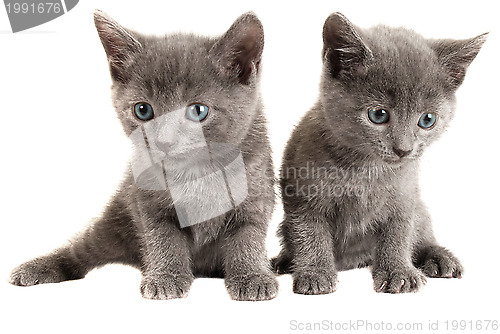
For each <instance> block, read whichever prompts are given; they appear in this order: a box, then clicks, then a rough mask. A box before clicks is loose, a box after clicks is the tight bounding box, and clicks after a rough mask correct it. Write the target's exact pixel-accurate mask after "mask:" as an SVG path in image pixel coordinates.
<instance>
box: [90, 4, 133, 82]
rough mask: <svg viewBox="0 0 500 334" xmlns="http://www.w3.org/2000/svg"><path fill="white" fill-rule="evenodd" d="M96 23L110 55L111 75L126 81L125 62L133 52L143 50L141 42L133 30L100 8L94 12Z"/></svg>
mask: <svg viewBox="0 0 500 334" xmlns="http://www.w3.org/2000/svg"><path fill="white" fill-rule="evenodd" d="M94 23H95V27H96V28H97V32H98V33H99V38H100V39H101V43H102V46H103V47H104V50H105V51H106V55H107V56H108V63H109V70H110V72H111V77H112V78H113V79H114V80H118V81H126V79H127V74H126V73H125V62H126V61H127V60H128V59H129V58H130V55H131V54H132V53H134V52H138V51H140V50H141V48H142V46H141V43H140V42H139V41H138V40H137V39H136V38H135V37H134V36H133V35H132V33H131V32H129V31H127V30H126V29H125V28H123V27H122V26H121V25H119V24H118V23H117V22H115V21H114V20H113V19H112V18H111V17H109V16H108V15H107V14H106V13H104V12H101V11H100V10H96V11H95V13H94Z"/></svg>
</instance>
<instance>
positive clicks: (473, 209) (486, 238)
mask: <svg viewBox="0 0 500 334" xmlns="http://www.w3.org/2000/svg"><path fill="white" fill-rule="evenodd" d="M94 8H99V9H102V10H104V11H106V12H108V13H109V14H110V15H111V16H112V17H113V18H115V19H116V20H117V21H118V22H120V23H121V24H123V25H124V26H127V27H130V28H133V29H136V30H137V31H141V32H145V33H154V34H163V33H168V32H176V31H190V32H195V33H199V34H207V35H213V36H215V35H219V34H222V33H223V32H224V31H225V30H226V29H227V28H229V26H230V25H231V24H232V22H233V21H234V20H235V19H236V18H237V17H238V16H239V15H240V14H242V13H244V12H246V11H248V10H253V11H254V12H255V13H256V14H257V15H258V16H259V18H260V19H261V20H262V22H263V25H264V29H265V35H266V46H265V51H264V59H263V73H262V75H263V77H262V91H263V94H264V102H265V106H266V113H267V116H268V119H269V129H270V134H271V139H272V144H273V150H274V157H275V162H276V166H279V162H280V158H281V154H282V150H283V146H284V144H285V142H286V140H287V139H288V136H289V133H290V131H291V130H292V128H293V126H294V125H295V124H296V123H297V121H298V120H299V118H300V117H301V116H302V115H303V114H304V113H305V112H306V111H307V109H308V108H309V107H311V106H312V104H313V103H314V102H315V100H316V97H317V91H318V80H319V74H320V70H321V57H320V54H321V47H322V38H321V32H322V26H323V22H324V20H325V19H326V17H327V16H328V15H329V14H330V13H331V12H334V11H341V12H342V13H344V14H345V15H346V16H347V17H348V18H349V19H350V20H351V21H352V22H353V23H355V24H357V25H359V26H362V27H369V26H371V25H374V24H379V23H384V24H387V25H390V26H406V27H408V28H412V29H414V30H416V31H418V32H420V33H422V34H423V35H424V36H426V37H429V38H468V37H472V36H476V35H478V34H481V33H483V32H486V31H490V32H491V34H490V36H489V39H488V41H487V42H486V44H485V45H484V48H483V50H482V51H481V52H480V54H479V55H478V57H477V58H476V60H475V61H474V62H473V64H472V65H471V67H470V68H469V71H468V74H467V78H466V80H465V83H464V84H463V86H462V87H461V88H460V90H459V91H458V93H457V95H458V109H457V112H456V118H455V120H454V122H453V124H452V126H451V127H450V129H449V131H448V132H447V133H446V134H445V135H444V136H443V137H442V139H441V140H440V141H439V142H438V143H436V144H435V145H433V146H432V147H431V148H430V149H429V150H428V152H427V153H426V155H425V156H424V159H423V161H422V164H421V167H422V173H421V185H422V192H423V197H424V201H425V202H426V204H427V205H428V207H429V208H430V211H431V214H432V216H433V219H434V227H435V232H436V234H437V237H438V239H439V240H440V241H441V243H442V244H443V245H445V246H447V247H449V248H450V249H451V250H453V251H454V252H455V254H456V255H457V256H458V257H459V258H460V259H461V260H462V261H463V263H464V265H465V267H466V272H465V275H464V278H463V279H461V280H456V279H453V280H448V279H429V280H428V284H427V286H426V287H425V288H424V289H423V291H421V292H419V293H416V294H405V295H386V294H377V293H375V292H374V291H373V289H372V281H371V276H370V273H369V271H368V269H361V270H353V271H350V272H343V273H340V276H339V278H340V283H339V285H338V291H337V292H335V293H334V294H331V295H324V296H302V295H295V294H293V293H292V281H291V277H290V276H288V275H287V276H282V277H279V283H280V293H279V295H278V297H277V298H276V299H274V300H272V301H268V302H256V303H254V302H235V301H231V300H230V299H229V296H228V295H227V293H226V291H225V288H224V284H223V281H222V280H220V279H197V280H196V281H195V282H194V284H193V286H192V289H191V292H190V295H189V296H188V297H187V298H186V299H183V300H170V301H149V300H145V299H142V297H141V295H140V293H139V284H140V279H141V277H140V273H139V272H138V271H137V270H135V269H132V268H129V267H125V266H120V265H109V266H106V267H104V268H101V269H98V270H95V271H93V272H91V273H89V274H88V275H87V277H86V278H85V279H83V280H79V281H73V282H65V283H61V284H50V285H41V286H36V287H31V288H21V287H15V286H11V285H9V284H8V283H7V278H8V275H9V272H10V270H11V269H12V268H13V267H15V266H17V265H19V264H20V263H22V262H23V261H25V260H28V259H30V258H32V257H35V256H38V255H41V254H44V253H46V252H49V251H51V250H52V249H54V248H55V247H57V246H59V245H61V244H62V243H64V242H65V241H66V240H67V239H68V238H70V237H71V236H72V235H74V234H75V233H76V232H78V231H79V230H81V229H82V228H83V227H84V226H85V225H86V224H88V223H89V222H90V221H91V219H92V217H96V216H98V215H99V213H100V210H101V209H102V207H103V205H104V204H105V202H106V201H107V200H108V199H109V198H110V196H111V195H112V193H113V191H114V189H115V188H116V186H117V184H118V182H119V180H120V177H121V175H122V172H123V170H124V167H125V164H126V161H127V155H128V152H129V150H128V141H127V139H126V138H125V136H124V135H123V134H122V132H121V127H120V124H119V122H118V120H117V119H116V118H115V114H114V110H113V109H112V106H111V101H110V92H109V86H110V78H109V73H108V68H107V63H106V57H105V54H104V51H103V49H102V46H101V44H100V41H99V39H98V36H97V33H96V31H95V28H94V26H93V19H92V13H93V10H94ZM497 12H498V10H497V9H494V2H493V1H490V2H486V1H474V2H469V1H468V2H465V1H462V2H460V1H446V2H445V1H442V2H441V1H439V2H438V1H430V2H424V1H419V2H405V1H398V2H383V1H382V2H381V1H366V2H351V1H347V0H345V1H321V2H320V1H306V2H297V3H292V2H291V1H288V2H285V1H282V2H271V1H247V2H246V3H239V2H236V1H226V2H223V1H188V0H185V1H175V2H172V1H129V2H125V1H116V2H106V1H101V2H97V1H88V0H87V1H81V2H80V3H79V4H78V5H77V6H76V7H75V8H74V9H73V10H72V11H70V12H69V13H68V14H66V15H64V16H62V17H60V18H58V19H56V20H54V21H52V22H49V23H47V24H44V25H42V26H39V27H36V28H33V29H31V30H29V31H26V32H23V33H18V34H12V33H11V32H10V26H9V24H8V20H7V16H6V13H5V11H4V10H3V9H0V110H1V113H0V117H1V118H0V119H1V120H0V122H1V123H0V124H1V125H2V126H1V130H0V148H1V153H0V157H1V163H0V177H1V186H0V208H1V218H0V219H1V222H2V231H1V233H0V259H1V265H0V277H1V278H2V279H3V280H2V281H1V282H0V305H1V306H2V311H0V332H4V333H7V331H6V330H9V332H10V331H13V330H14V329H15V331H16V332H29V331H35V330H36V331H41V332H47V331H48V329H49V328H50V329H52V330H53V332H69V331H71V332H84V331H85V332H88V331H97V332H101V331H104V330H109V331H112V332H114V333H118V332H139V331H141V332H153V331H154V332H160V333H178V332H184V331H186V332H188V331H191V330H197V331H208V332H212V331H215V330H219V331H228V332H229V331H230V332H235V333H238V332H257V331H261V330H262V331H266V332H276V333H284V332H288V331H292V332H293V328H292V327H291V321H293V320H296V321H298V322H303V323H305V322H321V321H323V320H327V321H333V322H334V323H335V322H338V323H346V322H349V321H358V320H366V321H371V322H372V323H378V324H379V325H380V323H381V322H382V321H383V322H384V323H391V324H393V326H396V324H397V323H399V322H410V323H413V322H421V323H422V324H423V328H424V330H426V329H427V326H428V322H429V321H436V320H440V323H439V325H440V327H439V329H440V330H444V329H445V323H444V321H445V320H454V319H457V320H467V321H469V320H473V321H474V325H475V321H476V320H487V319H491V320H493V319H495V317H496V319H497V320H500V317H499V316H498V314H499V313H498V298H499V288H498V286H499V283H498V277H499V276H500V272H499V268H498V254H499V244H500V241H499V239H498V238H499V236H498V234H499V223H500V221H499V218H498V205H499V203H498V200H499V195H498V189H500V188H499V186H500V182H499V177H498V159H497V156H498V153H499V149H498V139H499V132H500V131H499V130H498V128H499V124H500V110H499V108H498V94H499V90H498V88H499V87H498V86H499V85H498V78H499V74H500V73H499V70H498V54H499V51H500V50H499V45H500V44H499V42H500V40H499V36H498V28H499V27H498V24H497V23H496V22H498V17H497ZM281 215H282V209H281V207H280V204H278V205H277V207H276V210H275V215H274V218H273V221H272V223H271V226H270V230H269V237H268V250H269V255H271V256H272V255H275V254H277V252H278V251H279V246H278V240H277V238H276V237H275V232H276V228H277V225H278V223H279V221H280V219H281ZM360 329H363V328H360Z"/></svg>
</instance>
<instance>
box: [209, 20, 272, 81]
mask: <svg viewBox="0 0 500 334" xmlns="http://www.w3.org/2000/svg"><path fill="white" fill-rule="evenodd" d="M263 49H264V29H263V28H262V24H261V23H260V21H259V19H258V18H257V16H255V14H253V13H251V12H249V13H246V14H243V15H242V16H240V17H239V18H238V19H237V20H236V21H235V22H234V23H233V25H232V26H231V28H229V30H228V31H227V32H226V33H225V34H224V35H223V36H222V37H221V38H220V39H219V40H218V41H217V42H216V43H215V45H214V46H213V47H212V49H211V50H210V54H211V55H212V57H213V58H214V59H215V61H216V62H217V65H218V67H219V69H220V70H221V71H222V72H223V73H225V74H227V75H228V76H229V77H231V78H234V79H235V80H237V81H238V82H239V83H241V84H248V83H250V81H251V79H252V77H253V76H254V75H256V74H257V72H258V70H259V64H260V61H261V57H262V50H263Z"/></svg>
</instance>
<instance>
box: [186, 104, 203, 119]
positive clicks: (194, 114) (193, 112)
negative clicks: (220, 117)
mask: <svg viewBox="0 0 500 334" xmlns="http://www.w3.org/2000/svg"><path fill="white" fill-rule="evenodd" d="M207 116H208V107H207V106H206V105H204V104H200V103H193V104H191V105H189V106H187V108H186V118H187V119H189V120H190V121H193V122H201V121H203V120H204V119H205V118H207Z"/></svg>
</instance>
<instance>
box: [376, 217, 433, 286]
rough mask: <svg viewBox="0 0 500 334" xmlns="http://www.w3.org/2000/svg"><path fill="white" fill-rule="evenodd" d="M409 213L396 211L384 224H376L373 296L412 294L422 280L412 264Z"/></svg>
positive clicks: (411, 221)
mask: <svg viewBox="0 0 500 334" xmlns="http://www.w3.org/2000/svg"><path fill="white" fill-rule="evenodd" d="M408 212H411V209H409V210H408V209H406V210H405V209H403V208H400V209H399V210H398V211H397V212H395V214H394V215H393V216H392V217H390V218H389V219H388V221H386V222H382V223H380V224H379V230H378V237H377V246H376V250H375V256H374V259H373V260H374V261H373V268H372V276H373V283H374V288H375V290H376V291H377V292H389V293H402V292H416V291H418V290H419V288H420V287H422V286H423V285H424V284H425V282H426V280H425V276H424V275H423V273H422V272H421V271H420V270H418V269H417V268H415V267H414V266H413V264H412V261H411V258H412V254H411V250H412V238H413V232H414V226H413V225H414V221H413V219H412V218H413V217H412V216H411V215H409V214H408Z"/></svg>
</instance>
